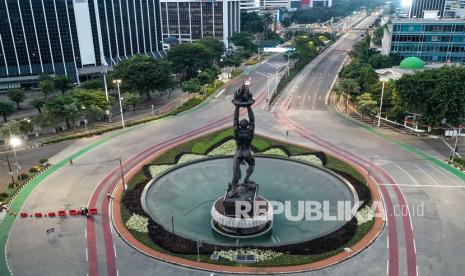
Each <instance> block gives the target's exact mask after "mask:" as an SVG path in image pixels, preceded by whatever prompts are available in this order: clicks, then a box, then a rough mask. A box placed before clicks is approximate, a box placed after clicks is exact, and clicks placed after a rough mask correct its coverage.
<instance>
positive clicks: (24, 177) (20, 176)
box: [18, 173, 29, 180]
mask: <svg viewBox="0 0 465 276" xmlns="http://www.w3.org/2000/svg"><path fill="white" fill-rule="evenodd" d="M28 178H29V175H28V174H27V173H22V174H20V175H18V180H27V179H28Z"/></svg>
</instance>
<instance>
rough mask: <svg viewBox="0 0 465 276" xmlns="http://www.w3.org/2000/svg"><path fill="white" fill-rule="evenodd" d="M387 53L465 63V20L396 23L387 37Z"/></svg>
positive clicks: (395, 21)
mask: <svg viewBox="0 0 465 276" xmlns="http://www.w3.org/2000/svg"><path fill="white" fill-rule="evenodd" d="M383 53H385V54H389V53H399V54H400V56H402V57H404V58H405V57H410V56H415V57H418V58H420V59H422V60H423V61H426V62H460V63H465V20H457V19H442V20H439V19H438V20H425V19H406V20H393V21H392V24H391V25H390V26H389V28H388V29H387V30H385V33H384V38H383Z"/></svg>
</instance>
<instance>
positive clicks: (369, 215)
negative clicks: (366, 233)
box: [355, 205, 374, 225]
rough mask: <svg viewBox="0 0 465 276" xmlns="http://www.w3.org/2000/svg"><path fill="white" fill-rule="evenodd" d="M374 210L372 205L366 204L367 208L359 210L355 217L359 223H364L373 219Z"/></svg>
mask: <svg viewBox="0 0 465 276" xmlns="http://www.w3.org/2000/svg"><path fill="white" fill-rule="evenodd" d="M373 216H374V211H373V210H372V208H371V207H370V206H368V205H367V206H365V208H363V209H361V210H359V211H358V212H357V214H356V215H355V217H356V218H357V225H362V224H364V223H367V222H369V221H371V220H372V219H373Z"/></svg>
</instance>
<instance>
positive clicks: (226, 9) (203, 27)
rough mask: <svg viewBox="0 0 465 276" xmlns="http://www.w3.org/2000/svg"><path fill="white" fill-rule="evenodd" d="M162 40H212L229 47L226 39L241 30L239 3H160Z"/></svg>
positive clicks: (165, 0) (180, 0)
mask: <svg viewBox="0 0 465 276" xmlns="http://www.w3.org/2000/svg"><path fill="white" fill-rule="evenodd" d="M160 6H161V21H162V24H161V25H162V36H163V38H168V37H176V38H177V39H178V40H179V41H180V42H187V41H189V42H191V41H195V40H197V39H200V38H203V37H214V38H217V39H219V40H222V41H223V42H224V43H225V45H228V37H230V36H231V35H232V34H233V33H235V32H239V31H240V1H239V0H224V1H220V0H213V1H192V0H161V2H160Z"/></svg>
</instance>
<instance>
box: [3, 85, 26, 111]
mask: <svg viewBox="0 0 465 276" xmlns="http://www.w3.org/2000/svg"><path fill="white" fill-rule="evenodd" d="M6 95H7V97H8V99H10V101H12V102H14V103H16V108H17V109H20V108H21V106H20V104H21V103H22V102H24V100H25V99H26V94H25V93H24V90H23V89H11V90H9V91H8V92H7V94H6Z"/></svg>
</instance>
